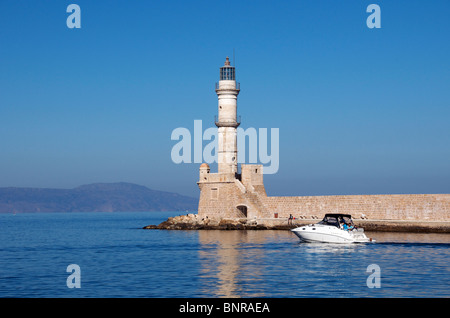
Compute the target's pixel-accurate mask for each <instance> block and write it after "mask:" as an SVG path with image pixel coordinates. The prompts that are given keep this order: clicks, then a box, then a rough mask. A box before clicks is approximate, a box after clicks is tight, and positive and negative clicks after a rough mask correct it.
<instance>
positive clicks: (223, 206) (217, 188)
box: [197, 164, 273, 219]
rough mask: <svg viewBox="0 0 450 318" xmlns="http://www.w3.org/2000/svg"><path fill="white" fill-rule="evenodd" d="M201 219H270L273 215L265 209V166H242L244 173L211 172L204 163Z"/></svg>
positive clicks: (201, 182) (201, 173)
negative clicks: (263, 167)
mask: <svg viewBox="0 0 450 318" xmlns="http://www.w3.org/2000/svg"><path fill="white" fill-rule="evenodd" d="M197 184H198V186H199V188H200V200H199V206H198V216H199V217H202V218H206V217H208V218H211V219H223V218H247V219H253V218H268V217H272V216H273V214H272V213H271V212H270V211H269V210H268V209H267V208H266V207H265V204H264V200H265V199H266V197H267V195H266V190H265V188H264V183H263V173H262V166H261V165H242V166H241V174H235V173H209V166H208V165H207V164H202V166H201V167H200V179H199V181H198V182H197Z"/></svg>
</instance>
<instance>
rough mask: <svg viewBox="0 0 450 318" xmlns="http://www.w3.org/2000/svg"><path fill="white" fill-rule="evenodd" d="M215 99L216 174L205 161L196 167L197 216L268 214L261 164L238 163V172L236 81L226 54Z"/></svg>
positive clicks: (237, 92)
mask: <svg viewBox="0 0 450 318" xmlns="http://www.w3.org/2000/svg"><path fill="white" fill-rule="evenodd" d="M216 93H217V96H218V98H219V109H218V110H219V116H218V117H216V120H215V124H216V126H217V132H218V133H217V139H218V143H217V146H218V148H217V163H218V171H217V173H211V170H210V167H209V165H208V164H207V163H203V164H202V165H201V166H200V171H199V172H200V174H199V180H198V182H197V184H198V187H199V188H200V200H199V203H198V215H199V216H200V217H203V218H206V217H208V218H209V219H212V218H215V219H221V218H241V219H242V218H254V217H262V216H267V215H269V213H270V211H269V210H268V208H267V207H266V206H265V204H264V199H265V198H266V197H267V195H266V191H265V189H264V184H263V174H262V166H261V165H248V164H247V165H245V164H242V165H241V172H240V173H238V162H237V154H238V153H237V127H238V126H239V124H240V120H238V117H237V116H236V108H237V96H238V94H239V83H236V72H235V68H234V66H231V65H230V60H229V58H228V57H227V58H226V61H225V65H224V66H222V67H221V68H220V80H219V82H218V83H216Z"/></svg>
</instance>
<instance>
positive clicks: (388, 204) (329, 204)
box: [262, 194, 450, 221]
mask: <svg viewBox="0 0 450 318" xmlns="http://www.w3.org/2000/svg"><path fill="white" fill-rule="evenodd" d="M262 199H263V200H262V201H263V204H264V205H265V208H266V210H269V211H271V212H273V213H278V216H279V217H288V216H289V214H292V215H293V216H294V217H298V218H322V217H323V216H324V215H325V214H326V213H346V214H351V215H352V216H353V218H360V219H375V220H421V221H450V194H398V195H332V196H301V197H270V196H265V197H262ZM267 217H271V215H267Z"/></svg>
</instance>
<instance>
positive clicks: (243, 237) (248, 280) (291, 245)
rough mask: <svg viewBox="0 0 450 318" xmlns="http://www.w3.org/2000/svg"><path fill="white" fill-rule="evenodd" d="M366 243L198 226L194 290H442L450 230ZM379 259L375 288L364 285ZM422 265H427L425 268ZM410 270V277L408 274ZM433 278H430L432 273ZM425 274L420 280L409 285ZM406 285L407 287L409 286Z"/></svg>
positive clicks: (299, 293)
mask: <svg viewBox="0 0 450 318" xmlns="http://www.w3.org/2000/svg"><path fill="white" fill-rule="evenodd" d="M367 234H368V236H370V237H373V238H374V239H376V240H377V243H368V244H321V243H300V242H299V240H298V238H297V237H296V236H295V235H293V234H292V233H291V232H289V231H199V232H198V238H199V244H200V246H199V261H200V266H201V269H200V276H201V278H200V280H201V288H202V291H201V294H204V295H210V296H212V297H311V296H312V297H335V296H337V297H416V296H417V297H422V296H428V297H441V296H449V290H448V287H447V286H448V284H449V283H450V280H449V279H448V278H446V279H444V281H443V280H442V274H445V275H446V277H448V272H449V267H448V260H449V256H450V253H449V251H450V249H449V247H450V235H448V234H414V233H381V232H372V233H367ZM370 264H378V265H379V266H380V267H381V269H382V273H383V276H382V277H383V278H384V279H383V280H382V282H383V283H382V288H380V289H369V288H368V287H367V285H366V279H367V275H368V273H367V272H366V269H367V266H368V265H370ZM424 267H426V269H424ZM413 278H414V279H413ZM438 278H439V279H440V281H439V282H436V279H438ZM416 281H422V282H423V283H425V282H427V281H430V282H434V285H431V284H430V285H427V286H430V287H428V290H427V288H421V287H418V286H419V285H414V284H415V283H416ZM412 286H413V287H412Z"/></svg>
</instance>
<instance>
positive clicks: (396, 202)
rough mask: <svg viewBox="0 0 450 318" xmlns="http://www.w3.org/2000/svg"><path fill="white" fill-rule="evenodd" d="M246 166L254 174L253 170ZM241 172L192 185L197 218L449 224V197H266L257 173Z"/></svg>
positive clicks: (408, 195) (438, 195)
mask: <svg viewBox="0 0 450 318" xmlns="http://www.w3.org/2000/svg"><path fill="white" fill-rule="evenodd" d="M247 166H248V165H247ZM247 166H245V168H249V167H247ZM255 167H256V168H255ZM250 168H252V169H254V170H253V171H260V169H258V168H257V166H250ZM247 170H248V169H247ZM245 172H246V169H243V173H242V178H241V179H242V182H241V181H240V180H238V179H236V178H235V177H234V175H227V174H207V176H206V177H203V178H206V180H202V181H201V182H199V183H198V185H199V188H200V199H199V206H198V214H199V215H200V216H201V217H202V218H205V217H209V218H248V219H253V218H255V217H256V218H274V217H277V216H278V217H280V218H286V217H289V215H290V214H292V215H293V216H294V217H296V218H299V219H302V218H303V219H315V218H318V219H322V218H323V216H324V215H325V214H326V213H345V214H351V215H352V217H353V218H355V219H372V220H373V219H375V220H420V221H450V194H385V195H328V196H292V197H291V196H268V195H267V194H266V190H265V187H264V184H263V182H262V174H261V173H260V172H258V173H252V174H249V175H246V174H245Z"/></svg>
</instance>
